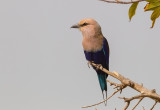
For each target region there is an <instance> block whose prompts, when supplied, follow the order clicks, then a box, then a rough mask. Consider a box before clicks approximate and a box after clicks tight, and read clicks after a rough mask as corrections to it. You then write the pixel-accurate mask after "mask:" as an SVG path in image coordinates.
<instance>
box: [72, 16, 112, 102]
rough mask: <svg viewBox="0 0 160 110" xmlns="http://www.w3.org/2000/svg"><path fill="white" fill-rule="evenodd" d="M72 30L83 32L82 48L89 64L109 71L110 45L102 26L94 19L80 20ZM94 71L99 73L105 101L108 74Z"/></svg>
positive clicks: (97, 70)
mask: <svg viewBox="0 0 160 110" xmlns="http://www.w3.org/2000/svg"><path fill="white" fill-rule="evenodd" d="M71 28H77V29H79V30H80V31H81V32H82V36H83V39H82V46H83V49H84V54H85V57H86V60H87V61H88V63H89V64H90V63H91V62H94V63H95V64H97V65H101V66H103V67H104V68H106V69H107V70H109V54H110V50H109V44H108V41H107V39H106V38H105V37H104V36H103V34H102V31H101V26H100V25H99V24H98V22H97V21H96V20H94V19H92V18H86V19H82V20H80V21H79V23H78V24H75V25H73V26H71ZM92 67H93V66H92ZM93 69H94V70H95V71H96V73H97V76H98V80H99V84H100V88H101V91H102V95H103V99H104V92H105V94H106V98H107V82H106V79H107V77H108V74H106V73H104V72H103V71H102V70H100V69H97V68H96V67H93Z"/></svg>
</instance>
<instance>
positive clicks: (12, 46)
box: [0, 0, 160, 110]
mask: <svg viewBox="0 0 160 110" xmlns="http://www.w3.org/2000/svg"><path fill="white" fill-rule="evenodd" d="M129 6H130V5H117V4H108V3H104V2H100V1H98V0H63V1H62V0H59V1H58V0H57V1H56V0H1V1H0V110H82V109H81V106H84V105H90V104H94V103H97V102H99V101H101V100H102V94H101V90H100V87H99V83H98V80H97V75H96V73H95V71H94V70H93V69H89V68H88V66H87V62H86V60H85V57H84V54H83V48H82V45H81V40H82V36H81V33H80V31H78V30H75V29H70V27H71V25H73V24H75V23H77V22H78V21H79V20H81V19H83V18H94V19H96V20H97V22H98V23H99V24H100V25H101V27H102V32H103V34H104V36H105V37H106V38H107V39H108V42H109V45H110V51H111V54H110V71H117V72H119V73H121V74H122V75H124V76H126V77H128V78H130V79H132V80H134V81H136V82H138V83H143V84H144V86H145V87H147V88H149V89H154V88H155V89H156V90H157V92H158V93H160V89H159V82H160V80H159V77H160V75H159V65H160V57H159V56H160V50H159V47H160V43H159V41H160V28H159V25H160V20H157V22H156V24H155V27H154V28H153V29H150V26H151V20H150V14H151V12H145V13H144V11H143V7H144V6H145V4H144V3H140V5H139V6H138V10H137V13H136V16H134V17H133V19H132V21H131V22H129V19H128V9H129ZM108 79H110V80H113V79H112V78H111V77H109V78H108ZM112 92H113V90H112V87H110V86H109V85H108V96H109V95H110V94H112ZM136 94H138V93H137V92H135V91H133V90H131V89H126V90H124V92H123V94H122V95H121V96H127V97H129V96H133V95H136ZM117 96H118V95H116V96H114V97H113V98H112V99H111V100H109V101H108V105H107V108H108V110H114V108H115V107H116V108H117V110H121V109H122V108H123V107H124V102H123V100H119V99H118V98H117ZM134 103H135V102H134ZM153 103H154V102H153V101H151V100H147V99H145V100H144V101H143V102H142V103H141V105H143V106H144V107H146V108H147V107H149V108H151V106H152V104H153ZM141 105H140V106H138V108H137V109H136V110H140V109H142V107H141ZM132 106H133V105H132ZM158 107H159V105H157V107H156V109H155V110H158ZM96 108H97V109H98V110H104V109H106V108H105V107H104V104H102V105H100V106H96ZM149 108H148V109H149ZM86 110H95V107H93V108H90V109H86Z"/></svg>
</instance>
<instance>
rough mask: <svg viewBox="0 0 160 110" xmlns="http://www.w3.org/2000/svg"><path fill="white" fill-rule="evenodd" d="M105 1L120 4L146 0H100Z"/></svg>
mask: <svg viewBox="0 0 160 110" xmlns="http://www.w3.org/2000/svg"><path fill="white" fill-rule="evenodd" d="M100 1H103V2H108V3H118V4H132V3H136V2H142V1H145V0H136V1H132V0H131V1H119V0H115V1H111V0H100Z"/></svg>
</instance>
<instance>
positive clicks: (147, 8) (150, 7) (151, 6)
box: [144, 2, 160, 11]
mask: <svg viewBox="0 0 160 110" xmlns="http://www.w3.org/2000/svg"><path fill="white" fill-rule="evenodd" d="M157 7H160V2H156V3H147V5H146V6H145V7H144V11H151V10H155V9H156V8H157Z"/></svg>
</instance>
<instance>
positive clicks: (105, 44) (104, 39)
mask: <svg viewBox="0 0 160 110" xmlns="http://www.w3.org/2000/svg"><path fill="white" fill-rule="evenodd" d="M103 52H104V54H105V58H106V64H107V67H108V68H107V69H108V70H109V45H108V41H107V39H106V38H105V37H104V38H103Z"/></svg>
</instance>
